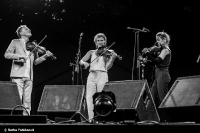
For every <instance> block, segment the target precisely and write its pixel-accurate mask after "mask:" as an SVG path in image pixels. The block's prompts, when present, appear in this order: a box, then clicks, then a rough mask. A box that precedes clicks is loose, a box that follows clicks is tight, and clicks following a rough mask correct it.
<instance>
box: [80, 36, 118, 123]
mask: <svg viewBox="0 0 200 133" xmlns="http://www.w3.org/2000/svg"><path fill="white" fill-rule="evenodd" d="M94 43H95V45H96V48H97V49H96V50H90V51H88V52H87V53H86V55H85V56H84V57H83V58H82V59H81V60H80V64H81V65H84V66H85V68H87V67H89V66H90V68H89V72H90V73H89V75H88V78H87V85H86V102H87V107H88V115H89V122H92V120H93V117H94V112H93V108H94V105H93V95H94V94H95V93H96V92H101V91H102V90H103V87H104V85H105V84H106V82H108V74H107V71H108V70H109V69H110V68H111V67H112V65H113V62H114V60H115V58H116V57H117V54H116V53H115V52H114V51H113V50H110V51H109V53H110V55H109V56H105V55H103V54H102V51H101V50H103V51H104V48H105V46H106V43H107V38H106V36H105V35H104V34H103V33H98V34H97V35H96V36H95V37H94ZM102 47H103V48H102ZM101 54H102V55H101ZM89 59H90V60H91V64H89V63H88V62H87V61H88V60H89Z"/></svg>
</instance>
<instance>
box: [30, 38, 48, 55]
mask: <svg viewBox="0 0 200 133" xmlns="http://www.w3.org/2000/svg"><path fill="white" fill-rule="evenodd" d="M46 37H47V35H45V36H44V37H43V39H42V40H41V41H40V42H39V43H38V44H37V46H39V45H40V43H42V41H43V40H44V39H45V38H46ZM37 46H36V47H35V48H34V49H33V50H32V51H31V52H30V54H29V55H28V56H29V57H30V56H31V54H32V52H33V51H34V50H35V49H36V48H37Z"/></svg>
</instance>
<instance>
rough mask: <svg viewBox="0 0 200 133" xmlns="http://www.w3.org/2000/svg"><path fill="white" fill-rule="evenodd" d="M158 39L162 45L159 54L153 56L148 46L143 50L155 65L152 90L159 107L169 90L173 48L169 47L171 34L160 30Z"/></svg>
mask: <svg viewBox="0 0 200 133" xmlns="http://www.w3.org/2000/svg"><path fill="white" fill-rule="evenodd" d="M156 41H157V44H158V46H159V47H160V50H158V51H157V53H158V54H157V55H158V56H157V57H156V58H154V57H153V56H152V54H151V52H150V51H149V50H148V49H147V48H145V49H143V52H144V54H146V56H147V57H148V59H150V60H151V61H152V63H153V64H154V65H155V75H154V76H155V79H154V82H153V85H152V88H151V91H152V96H153V98H154V101H155V103H157V107H158V106H159V104H160V103H161V102H162V100H163V99H164V97H165V95H166V94H167V92H168V84H169V82H170V80H171V77H170V74H169V66H170V62H171V50H170V48H169V43H170V36H169V35H168V34H167V33H166V32H158V33H157V34H156ZM156 98H158V99H156Z"/></svg>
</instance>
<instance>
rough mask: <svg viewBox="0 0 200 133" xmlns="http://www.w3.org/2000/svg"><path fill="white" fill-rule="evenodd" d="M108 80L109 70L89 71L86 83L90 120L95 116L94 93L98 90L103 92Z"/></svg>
mask: <svg viewBox="0 0 200 133" xmlns="http://www.w3.org/2000/svg"><path fill="white" fill-rule="evenodd" d="M106 82H108V74H107V72H102V71H92V72H90V73H89V75H88V78H87V85H86V102H87V108H88V116H89V122H91V121H92V119H93V118H94V117H95V116H94V104H93V95H94V94H95V93H96V92H101V91H102V90H103V88H104V85H105V84H106Z"/></svg>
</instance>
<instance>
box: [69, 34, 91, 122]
mask: <svg viewBox="0 0 200 133" xmlns="http://www.w3.org/2000/svg"><path fill="white" fill-rule="evenodd" d="M82 36H83V32H82V33H81V34H80V39H79V48H78V53H77V54H76V60H75V62H76V63H75V64H74V63H70V66H73V72H72V76H73V77H72V83H73V84H74V75H75V74H74V73H75V72H76V73H77V82H76V84H77V85H79V72H81V73H80V75H81V84H82V85H83V80H82V68H81V67H80V64H79V60H80V59H81V51H80V49H81V41H82ZM84 89H85V88H84ZM82 102H83V104H81V106H82V105H83V106H84V107H85V90H84V92H83V94H82ZM80 110H81V107H79V110H78V111H77V112H75V113H74V114H73V116H72V117H71V118H70V121H73V120H72V119H74V117H75V116H77V115H79V116H81V117H82V118H83V119H84V120H85V121H86V122H88V120H87V119H86V118H85V116H83V114H82V113H81V112H80Z"/></svg>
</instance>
